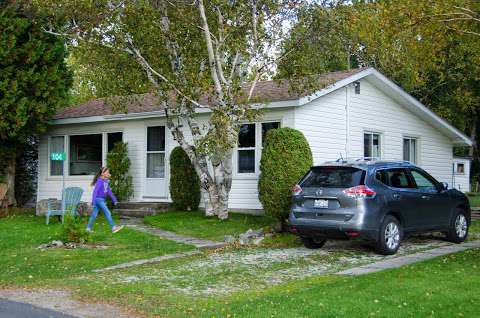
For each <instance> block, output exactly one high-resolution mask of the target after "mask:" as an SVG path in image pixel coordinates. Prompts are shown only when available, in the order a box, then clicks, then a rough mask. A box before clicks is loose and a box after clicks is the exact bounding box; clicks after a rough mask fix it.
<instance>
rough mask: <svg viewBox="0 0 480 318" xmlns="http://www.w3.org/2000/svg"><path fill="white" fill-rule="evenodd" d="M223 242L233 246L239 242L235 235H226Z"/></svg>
mask: <svg viewBox="0 0 480 318" xmlns="http://www.w3.org/2000/svg"><path fill="white" fill-rule="evenodd" d="M223 241H224V242H225V243H227V244H233V243H235V242H236V241H237V239H236V238H235V236H233V235H225V237H224V239H223Z"/></svg>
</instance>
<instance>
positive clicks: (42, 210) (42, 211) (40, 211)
mask: <svg viewBox="0 0 480 318" xmlns="http://www.w3.org/2000/svg"><path fill="white" fill-rule="evenodd" d="M49 200H50V201H51V205H52V209H55V210H57V209H60V206H61V204H62V203H61V202H60V200H57V199H45V200H40V201H38V202H37V208H36V214H37V216H43V215H46V214H47V211H48V201H49Z"/></svg>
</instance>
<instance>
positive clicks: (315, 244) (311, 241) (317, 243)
mask: <svg viewBox="0 0 480 318" xmlns="http://www.w3.org/2000/svg"><path fill="white" fill-rule="evenodd" d="M326 242H327V240H326V239H316V238H313V237H302V243H303V245H304V246H305V247H306V248H311V249H315V248H321V247H323V245H325V243H326Z"/></svg>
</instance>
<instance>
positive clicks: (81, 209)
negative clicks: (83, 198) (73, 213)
mask: <svg viewBox="0 0 480 318" xmlns="http://www.w3.org/2000/svg"><path fill="white" fill-rule="evenodd" d="M92 211H93V207H92V205H91V204H89V203H87V202H80V203H79V204H78V207H77V213H78V214H79V215H81V216H87V215H90V214H92Z"/></svg>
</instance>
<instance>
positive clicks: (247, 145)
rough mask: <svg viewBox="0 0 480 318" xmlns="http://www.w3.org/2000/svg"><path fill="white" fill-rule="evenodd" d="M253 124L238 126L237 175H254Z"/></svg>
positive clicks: (254, 134)
mask: <svg viewBox="0 0 480 318" xmlns="http://www.w3.org/2000/svg"><path fill="white" fill-rule="evenodd" d="M255 126H256V125H255V124H243V125H240V131H239V133H238V173H255V145H256V143H255V139H256V138H255V136H256V131H255V130H256V129H255Z"/></svg>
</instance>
